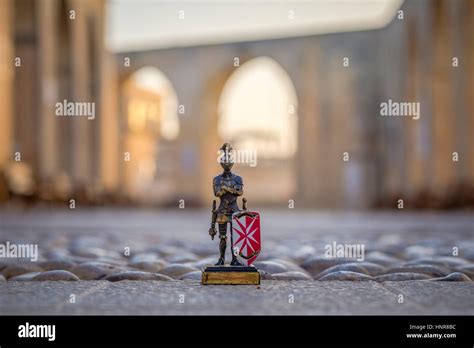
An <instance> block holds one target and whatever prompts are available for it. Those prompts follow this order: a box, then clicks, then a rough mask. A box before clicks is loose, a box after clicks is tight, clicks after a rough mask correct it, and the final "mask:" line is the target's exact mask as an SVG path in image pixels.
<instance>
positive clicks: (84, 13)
mask: <svg viewBox="0 0 474 348" xmlns="http://www.w3.org/2000/svg"><path fill="white" fill-rule="evenodd" d="M382 3H383V5H382ZM248 6H254V8H252V9H249V8H248ZM239 11H244V13H243V14H242V13H241V12H239ZM245 13H247V14H248V16H245ZM206 16H207V17H206ZM252 20H253V21H254V22H251V21H252ZM473 23H474V3H473V2H472V1H469V0H454V1H448V0H420V1H406V2H402V1H395V0H394V1H387V2H374V1H368V0H361V1H352V2H345V1H339V2H338V1H335V2H332V4H330V3H328V2H324V1H314V2H306V1H305V2H274V3H272V2H263V3H260V2H256V3H255V4H254V5H249V4H248V3H245V6H244V5H242V4H240V5H238V4H236V3H235V2H227V1H223V2H220V3H216V2H205V1H197V2H179V1H178V2H176V3H170V2H162V1H151V0H150V1H143V0H141V1H126V0H111V1H101V0H82V1H77V0H41V1H40V0H36V1H35V0H17V1H12V0H0V92H1V93H0V125H1V127H0V170H1V171H2V179H1V180H0V200H3V201H6V202H11V201H12V200H13V199H14V198H15V197H23V198H24V199H28V200H31V201H40V202H45V201H49V202H65V201H68V200H69V199H70V198H74V199H76V200H79V201H81V202H83V203H87V204H113V203H128V204H138V203H141V204H157V205H163V206H166V205H172V206H177V205H178V204H179V203H178V202H179V201H180V200H181V199H183V200H184V202H185V203H186V204H187V205H208V204H209V202H210V199H211V197H212V189H211V182H212V178H213V177H214V176H215V175H216V174H218V173H219V171H220V167H219V165H218V164H217V161H216V159H217V154H216V151H217V149H218V148H219V146H220V145H221V144H222V143H223V142H224V141H230V142H232V143H233V145H234V147H236V148H238V149H254V150H256V151H257V155H258V157H257V166H255V167H250V166H248V165H239V164H237V165H236V166H235V167H234V168H235V171H236V172H237V173H238V174H240V175H242V176H243V177H244V180H245V182H244V183H245V196H246V197H247V198H248V199H249V202H250V206H252V205H253V204H255V205H256V204H258V205H272V206H281V207H287V206H288V202H289V200H292V201H294V204H295V206H300V207H310V208H374V207H379V206H386V207H392V208H396V207H397V204H398V199H403V200H404V204H405V207H414V208H455V207H468V206H472V205H473V202H474V189H473V185H474V143H473V142H474V140H473V137H472V132H473V130H474V105H473V100H474V96H473V91H474V86H473V77H474V71H473V69H474V56H473V54H474V47H473V42H474V40H473V36H472V35H473V34H472V33H474V27H473ZM160 25H161V27H160ZM389 99H391V100H393V101H398V102H419V103H420V108H421V110H420V111H421V114H420V119H419V120H413V118H411V117H382V116H381V115H380V104H381V103H382V102H386V101H388V100H389ZM63 100H68V101H72V102H93V103H95V110H96V116H95V118H94V119H93V120H89V119H87V118H86V117H58V116H56V115H55V105H56V103H57V102H62V101H63ZM344 159H347V160H346V161H345V160H344Z"/></svg>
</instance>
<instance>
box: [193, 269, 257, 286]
mask: <svg viewBox="0 0 474 348" xmlns="http://www.w3.org/2000/svg"><path fill="white" fill-rule="evenodd" d="M202 284H203V285H209V284H214V285H219V284H220V285H259V284H260V273H258V270H257V269H256V268H255V267H253V266H250V267H248V266H209V267H206V269H205V270H204V271H203V272H202Z"/></svg>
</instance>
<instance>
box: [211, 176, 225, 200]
mask: <svg viewBox="0 0 474 348" xmlns="http://www.w3.org/2000/svg"><path fill="white" fill-rule="evenodd" d="M212 186H213V187H214V196H216V197H221V196H222V195H223V194H224V193H225V191H224V190H223V189H222V186H221V183H220V180H218V179H217V178H214V181H213V183H212Z"/></svg>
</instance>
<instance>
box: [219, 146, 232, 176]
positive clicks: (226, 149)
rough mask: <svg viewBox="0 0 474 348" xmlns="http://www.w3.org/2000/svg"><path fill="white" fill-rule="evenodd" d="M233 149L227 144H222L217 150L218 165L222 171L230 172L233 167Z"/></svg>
mask: <svg viewBox="0 0 474 348" xmlns="http://www.w3.org/2000/svg"><path fill="white" fill-rule="evenodd" d="M232 152H233V148H232V146H231V145H230V144H229V143H224V144H223V145H222V146H221V148H220V149H219V163H220V164H221V166H222V168H224V171H226V172H230V170H231V169H232V167H233V166H234V158H233V154H232Z"/></svg>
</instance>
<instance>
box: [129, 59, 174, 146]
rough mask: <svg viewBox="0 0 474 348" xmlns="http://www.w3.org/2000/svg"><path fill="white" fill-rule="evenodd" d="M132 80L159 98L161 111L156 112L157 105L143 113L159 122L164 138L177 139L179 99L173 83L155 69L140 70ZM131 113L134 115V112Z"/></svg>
mask: <svg viewBox="0 0 474 348" xmlns="http://www.w3.org/2000/svg"><path fill="white" fill-rule="evenodd" d="M132 79H133V83H134V84H135V85H136V86H137V87H139V88H141V89H143V90H147V91H149V92H151V93H155V94H157V95H158V96H159V98H160V103H159V111H158V110H156V106H155V105H149V107H148V110H146V111H141V112H146V113H147V116H146V117H148V118H149V119H150V121H158V120H159V123H160V134H161V135H162V136H163V138H165V139H166V140H173V139H175V138H176V137H177V136H178V134H179V119H178V98H177V96H176V92H175V90H174V88H173V86H172V84H171V82H170V81H169V80H168V78H167V77H166V76H165V75H164V74H163V73H162V72H161V71H160V70H158V69H156V68H154V67H144V68H142V69H140V70H138V71H137V72H135V73H134V74H133V76H132ZM157 111H158V112H157ZM131 112H132V114H133V113H134V111H133V110H131ZM138 122H140V121H138Z"/></svg>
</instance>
